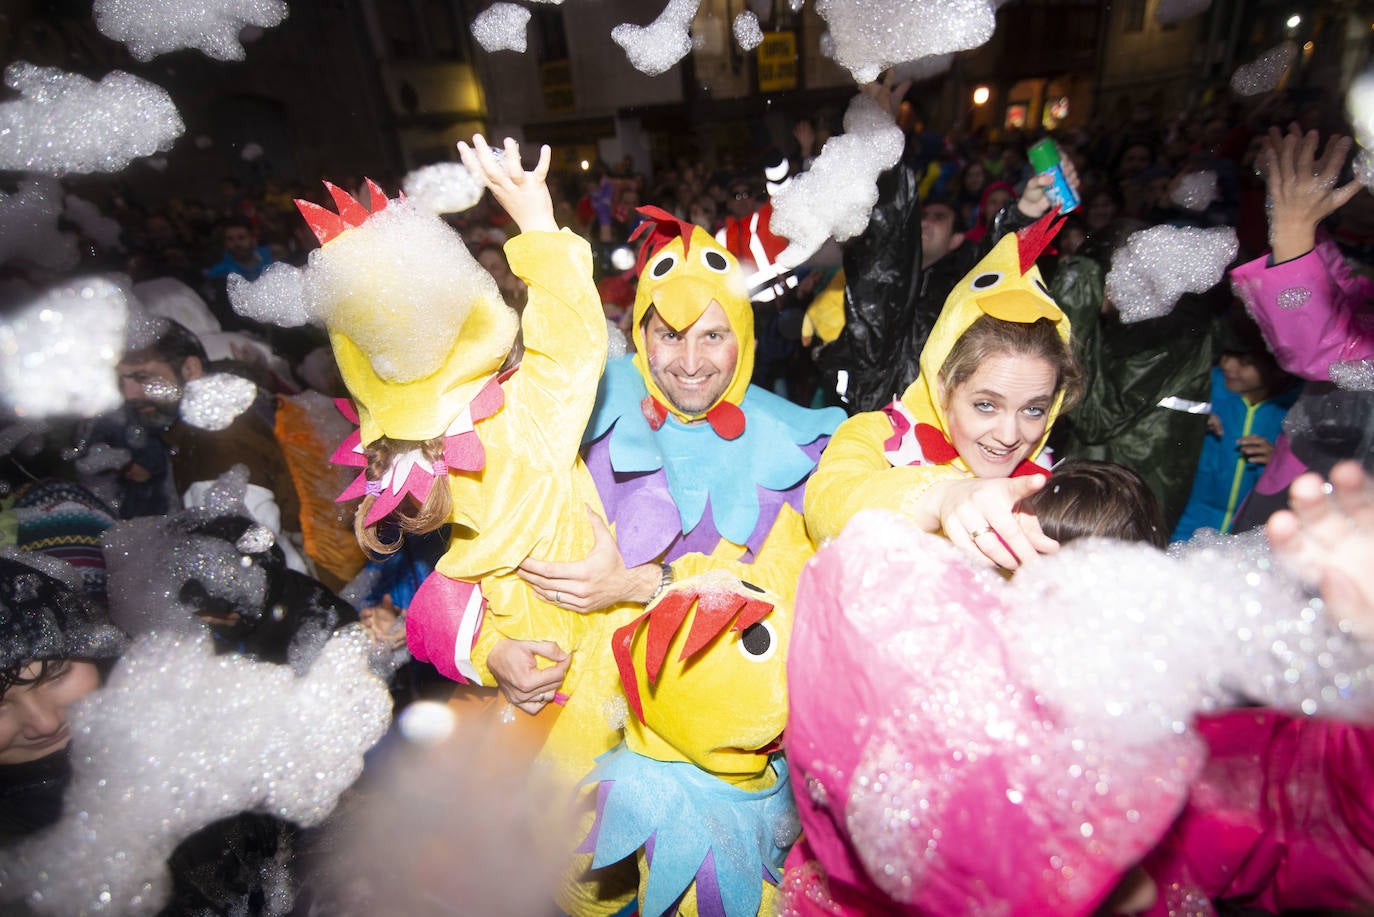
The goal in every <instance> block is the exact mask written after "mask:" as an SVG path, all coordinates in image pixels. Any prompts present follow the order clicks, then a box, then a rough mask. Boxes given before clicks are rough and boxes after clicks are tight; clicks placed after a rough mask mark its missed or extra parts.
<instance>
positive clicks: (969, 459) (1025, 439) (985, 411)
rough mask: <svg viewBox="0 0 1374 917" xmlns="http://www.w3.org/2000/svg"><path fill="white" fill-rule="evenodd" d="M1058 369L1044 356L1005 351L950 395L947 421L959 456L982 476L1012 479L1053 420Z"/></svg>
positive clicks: (951, 440)
mask: <svg viewBox="0 0 1374 917" xmlns="http://www.w3.org/2000/svg"><path fill="white" fill-rule="evenodd" d="M1057 382H1058V379H1057V378H1056V373H1055V369H1054V367H1053V366H1052V365H1051V364H1050V362H1049V361H1048V360H1046V359H1044V358H1043V357H1037V356H1029V355H1027V354H1018V353H1000V354H996V355H995V356H992V357H989V358H988V359H986V360H984V361H983V362H982V363H981V364H980V365H979V366H978V368H977V369H976V370H975V371H974V373H973V375H971V376H969V377H968V378H967V379H966V380H964V382H963V383H962V384H960V385H959V386H957V387H956V388H955V389H954V390H953V391H952V392H949V393H947V394H946V399H945V421H946V423H947V424H948V425H949V438H950V442H951V443H953V445H954V448H955V450H956V451H958V453H959V457H960V458H962V459H963V460H964V462H965V463H967V464H968V466H969V469H970V470H972V471H973V473H974V474H975V475H977V476H978V477H980V478H1005V477H1009V476H1010V475H1011V473H1012V472H1013V471H1014V470H1015V469H1016V466H1018V465H1020V464H1021V462H1022V461H1024V460H1025V459H1026V457H1027V456H1029V455H1030V452H1031V450H1032V449H1034V448H1035V445H1036V444H1037V443H1039V442H1040V438H1041V437H1042V436H1044V435H1045V427H1046V425H1047V424H1048V423H1049V414H1050V406H1051V405H1052V404H1053V403H1054V395H1055V384H1056V383H1057Z"/></svg>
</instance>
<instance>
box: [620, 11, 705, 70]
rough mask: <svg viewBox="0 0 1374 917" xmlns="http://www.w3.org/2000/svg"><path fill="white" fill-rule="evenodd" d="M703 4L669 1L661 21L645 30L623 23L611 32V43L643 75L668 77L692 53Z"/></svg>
mask: <svg viewBox="0 0 1374 917" xmlns="http://www.w3.org/2000/svg"><path fill="white" fill-rule="evenodd" d="M700 6H701V0H668V5H667V6H665V7H664V8H663V12H661V13H659V14H658V18H657V19H655V20H654V21H653V22H651V23H649V24H648V25H645V26H640V25H634V24H633V23H628V22H623V23H621V24H620V25H618V26H616V27H615V28H613V29H611V40H612V41H614V42H615V43H616V44H618V45H620V47H622V48H624V49H625V56H626V57H627V58H629V61H630V65H631V66H633V67H634V68H635V69H636V70H638V71H639V72H640V73H646V74H648V75H649V76H658V75H659V74H661V73H667V72H668V71H669V70H671V69H672V68H673V67H674V66H675V65H676V64H677V62H678V61H680V60H682V59H683V58H684V57H686V56H687V55H688V53H689V52H691V50H692V20H693V19H694V18H695V17H696V14H697V8H698V7H700Z"/></svg>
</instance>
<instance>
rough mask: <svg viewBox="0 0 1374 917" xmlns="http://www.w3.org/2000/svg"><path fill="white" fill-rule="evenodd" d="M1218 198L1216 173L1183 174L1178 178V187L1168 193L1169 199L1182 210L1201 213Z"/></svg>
mask: <svg viewBox="0 0 1374 917" xmlns="http://www.w3.org/2000/svg"><path fill="white" fill-rule="evenodd" d="M1218 196H1220V192H1219V191H1218V190H1217V173H1215V172H1212V171H1207V172H1185V173H1184V174H1182V175H1180V176H1179V177H1178V185H1177V186H1176V187H1175V188H1174V190H1173V191H1172V192H1171V193H1170V195H1169V199H1170V200H1171V201H1173V202H1174V203H1175V204H1177V205H1178V206H1180V207H1182V208H1183V209H1184V210H1196V211H1199V212H1201V211H1203V210H1206V209H1207V208H1208V207H1210V206H1212V205H1213V204H1215V203H1216V200H1217V197H1218Z"/></svg>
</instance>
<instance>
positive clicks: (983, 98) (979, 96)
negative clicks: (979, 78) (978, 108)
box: [973, 86, 992, 105]
mask: <svg viewBox="0 0 1374 917" xmlns="http://www.w3.org/2000/svg"><path fill="white" fill-rule="evenodd" d="M991 95H992V90H990V89H988V87H986V86H979V87H978V88H977V89H975V90H973V104H974V105H984V104H986V103H987V101H988V98H989V97H990V96H991Z"/></svg>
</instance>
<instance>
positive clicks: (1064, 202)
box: [1027, 137, 1079, 213]
mask: <svg viewBox="0 0 1374 917" xmlns="http://www.w3.org/2000/svg"><path fill="white" fill-rule="evenodd" d="M1027 155H1028V156H1029V158H1030V164H1031V168H1032V169H1034V170H1035V174H1036V175H1050V176H1053V178H1054V184H1052V185H1050V186H1049V187H1048V188H1046V189H1045V196H1046V197H1048V198H1049V199H1050V202H1051V203H1053V204H1057V205H1058V206H1059V212H1060V213H1068V212H1070V211H1072V210H1077V209H1078V203H1079V201H1078V195H1077V194H1076V193H1074V190H1073V188H1072V187H1071V186H1070V185H1069V181H1068V179H1067V178H1065V177H1064V169H1063V167H1062V166H1060V165H1059V161H1060V157H1059V147H1058V146H1056V145H1055V143H1054V141H1053V140H1051V139H1050V138H1049V137H1046V138H1045V139H1044V140H1041V141H1040V142H1039V143H1037V144H1036V145H1035V146H1033V147H1031V148H1030V149H1029V150H1028V151H1027Z"/></svg>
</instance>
